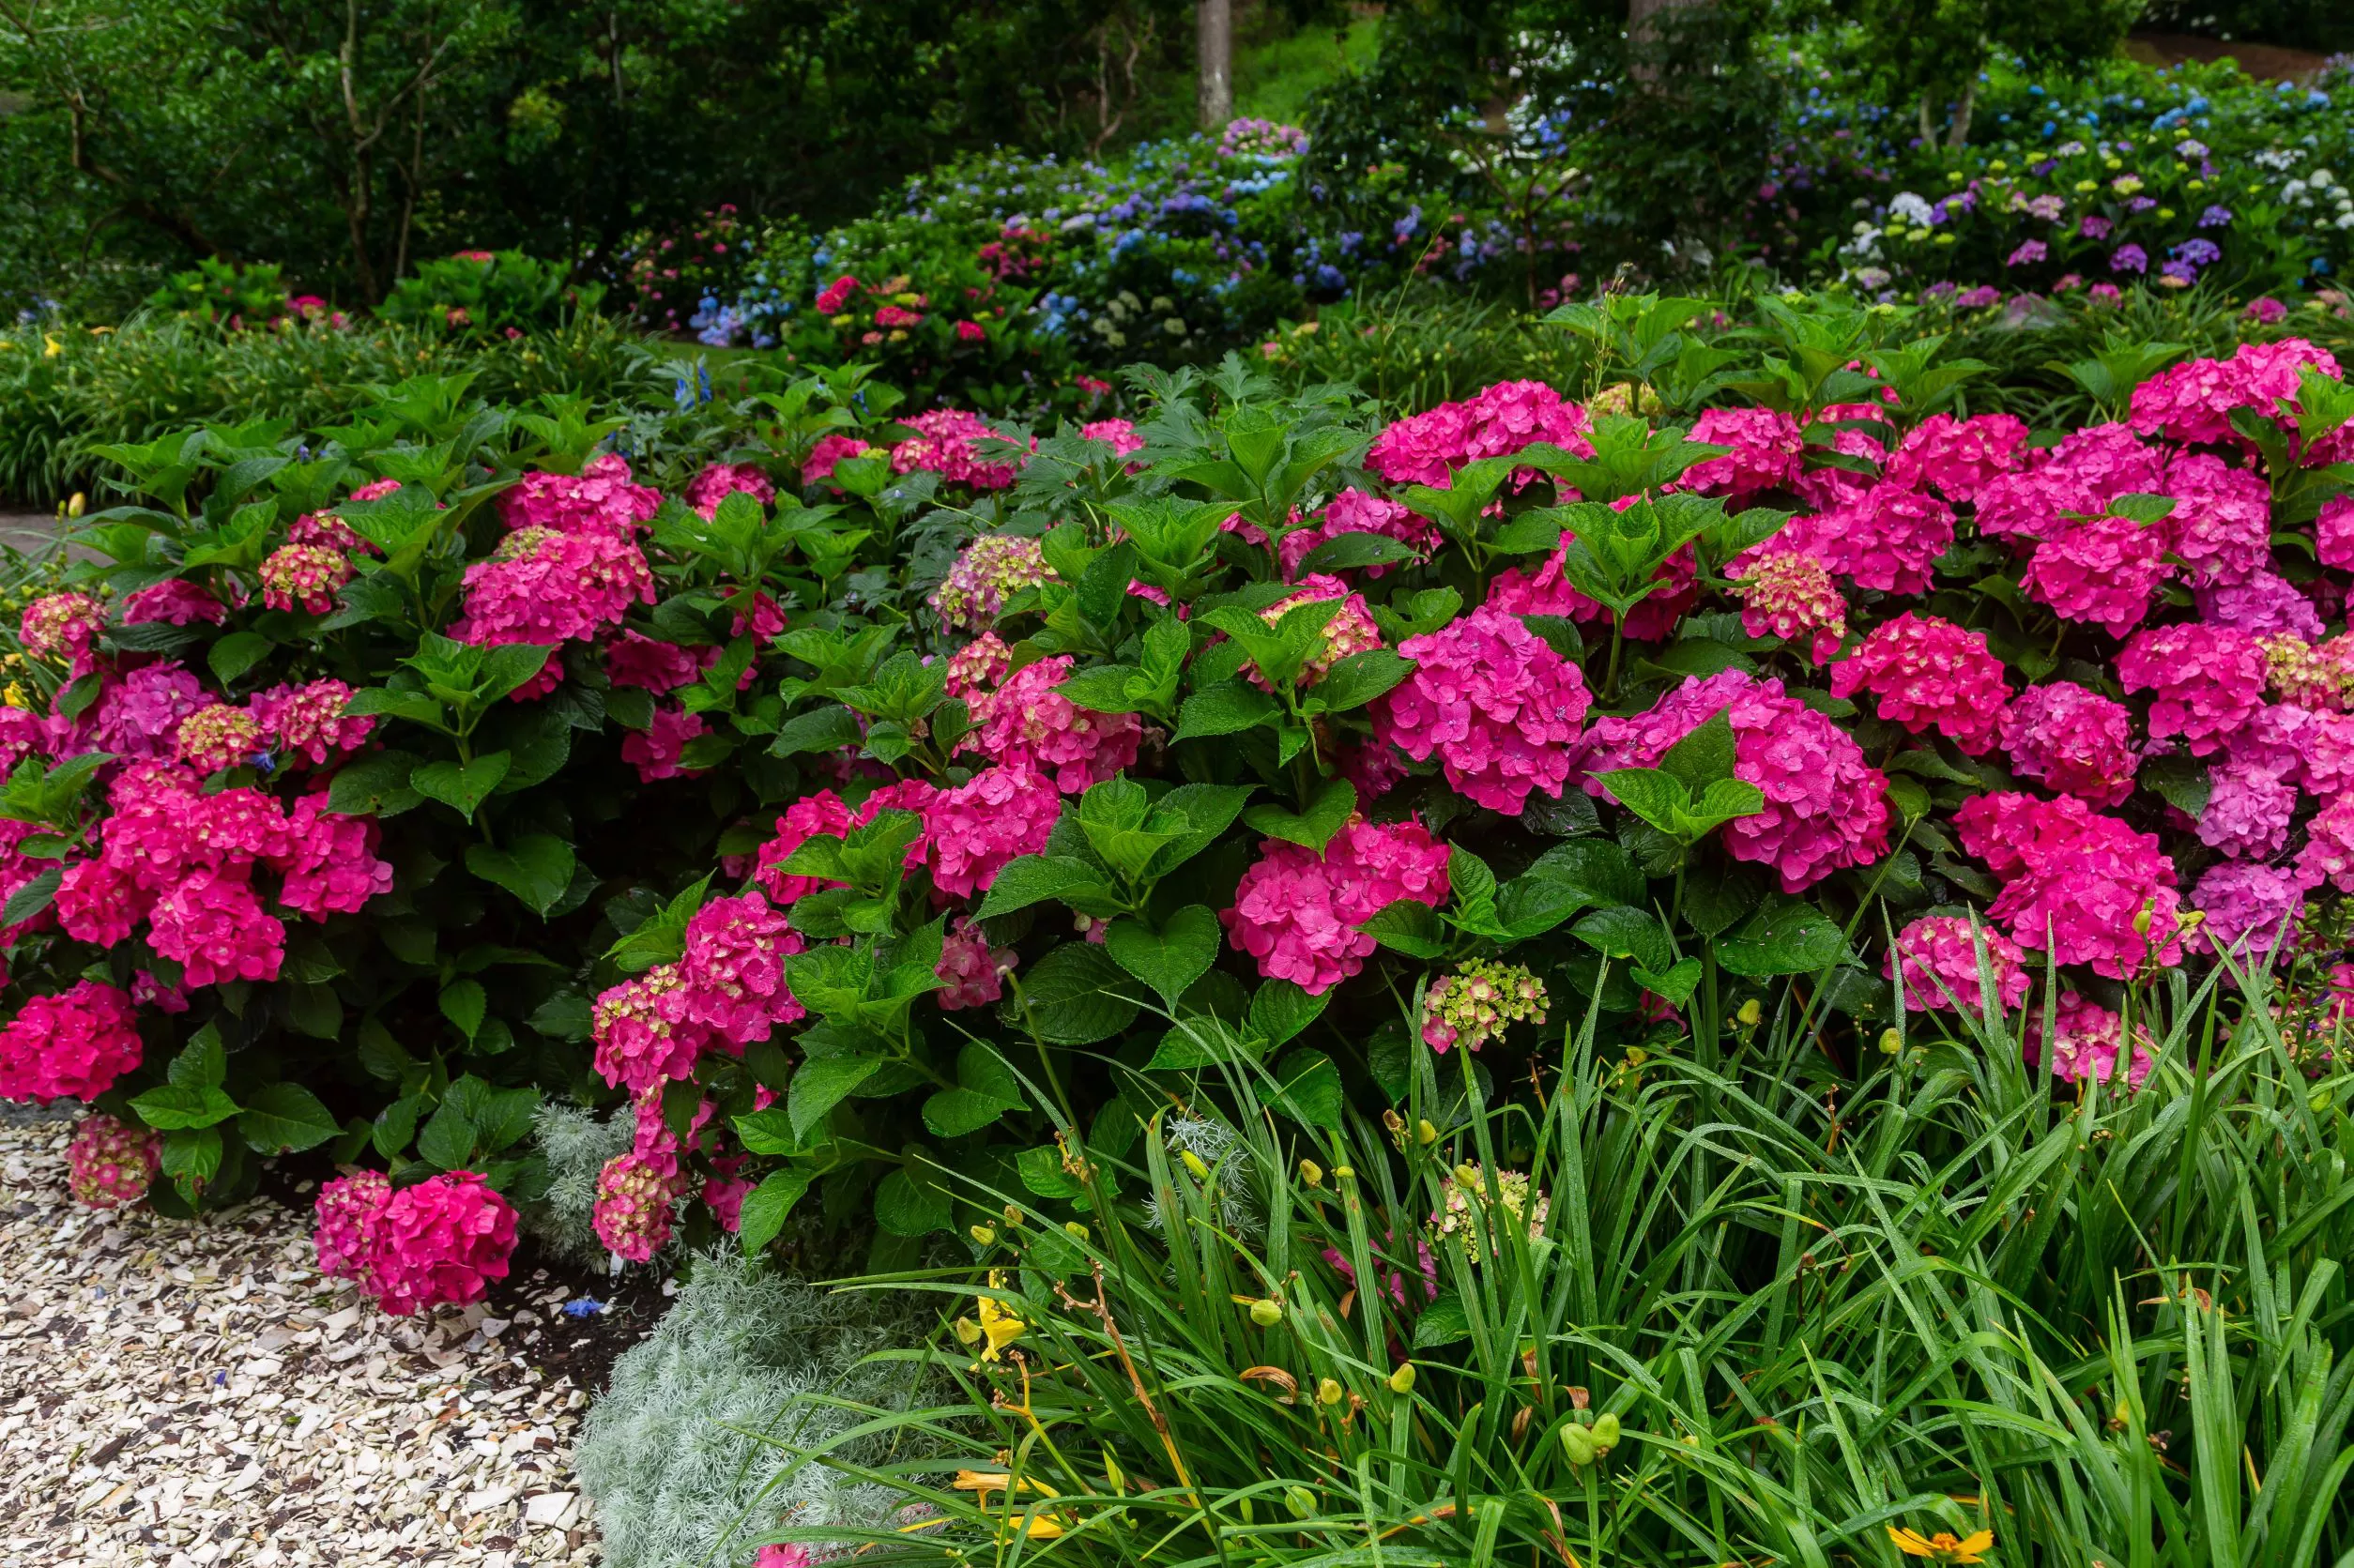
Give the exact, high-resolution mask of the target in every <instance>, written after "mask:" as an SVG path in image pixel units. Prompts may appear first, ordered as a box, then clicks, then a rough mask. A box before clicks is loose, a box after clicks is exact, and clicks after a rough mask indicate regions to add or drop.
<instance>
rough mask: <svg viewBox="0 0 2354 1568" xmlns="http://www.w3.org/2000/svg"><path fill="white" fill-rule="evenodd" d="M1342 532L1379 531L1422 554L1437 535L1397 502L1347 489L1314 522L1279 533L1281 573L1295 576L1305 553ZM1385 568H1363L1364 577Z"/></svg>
mask: <svg viewBox="0 0 2354 1568" xmlns="http://www.w3.org/2000/svg"><path fill="white" fill-rule="evenodd" d="M1343 534H1380V535H1382V536H1383V537H1384V538H1387V539H1394V540H1398V541H1399V543H1400V544H1403V545H1406V546H1407V547H1409V548H1410V549H1413V550H1414V551H1415V552H1416V553H1418V554H1422V555H1428V554H1429V551H1430V549H1431V547H1432V546H1433V545H1435V544H1436V543H1437V542H1438V538H1439V530H1438V528H1437V527H1436V525H1433V524H1432V523H1431V522H1430V520H1429V518H1427V517H1421V516H1417V515H1416V514H1415V513H1414V512H1411V511H1409V510H1406V508H1405V507H1404V506H1403V505H1401V504H1400V503H1399V502H1397V501H1391V500H1385V499H1383V497H1382V496H1379V495H1371V494H1369V493H1368V492H1366V491H1363V490H1357V489H1354V488H1351V489H1348V490H1344V491H1342V492H1341V493H1340V494H1339V495H1335V496H1334V497H1333V498H1332V499H1331V500H1330V501H1328V502H1326V503H1325V505H1324V510H1323V511H1322V513H1320V514H1319V515H1318V517H1317V519H1316V521H1315V522H1313V523H1310V524H1308V525H1306V526H1304V527H1298V528H1294V529H1292V531H1291V532H1290V533H1288V534H1285V535H1284V536H1283V542H1282V544H1281V545H1279V546H1278V547H1277V550H1278V553H1279V555H1280V556H1281V558H1282V562H1283V574H1284V575H1285V576H1286V577H1292V578H1296V577H1297V576H1298V575H1299V570H1300V563H1301V562H1302V561H1304V560H1306V559H1307V556H1308V554H1309V552H1311V551H1313V550H1314V549H1315V548H1316V547H1317V546H1318V545H1321V544H1322V543H1324V542H1326V541H1327V540H1336V539H1338V538H1339V537H1340V536H1341V535H1343ZM1389 570H1390V569H1389V568H1388V567H1386V566H1369V567H1367V568H1365V569H1364V571H1365V574H1366V576H1368V578H1370V577H1379V576H1381V575H1383V573H1384V572H1386V571H1389Z"/></svg>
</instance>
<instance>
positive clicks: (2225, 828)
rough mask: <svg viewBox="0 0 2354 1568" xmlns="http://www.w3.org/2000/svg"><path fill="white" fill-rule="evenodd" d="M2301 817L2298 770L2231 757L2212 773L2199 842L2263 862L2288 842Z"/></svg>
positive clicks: (2224, 851) (2200, 823)
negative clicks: (2293, 823)
mask: <svg viewBox="0 0 2354 1568" xmlns="http://www.w3.org/2000/svg"><path fill="white" fill-rule="evenodd" d="M2296 814H2297V784H2296V782H2295V774H2294V771H2293V769H2283V768H2282V767H2279V766H2276V765H2268V764H2267V763H2266V762H2265V761H2263V760H2260V759H2257V758H2252V757H2243V756H2236V755H2234V756H2226V757H2224V758H2223V759H2222V760H2221V761H2219V762H2217V763H2216V764H2215V765H2214V767H2212V768H2211V769H2209V772H2208V792H2207V805H2206V807H2205V809H2204V810H2202V811H2201V812H2200V813H2199V826H2198V833H2199V842H2200V843H2201V844H2204V845H2208V846H2209V847H2210V848H2213V849H2217V850H2221V851H2222V852H2223V853H2224V854H2225V855H2229V856H2232V857H2235V858H2255V859H2262V858H2263V857H2266V856H2269V855H2274V854H2277V853H2279V852H2280V849H2281V846H2282V845H2285V844H2286V843H2287V842H2288V825H2289V819H2290V818H2291V817H2293V816H2295V815H2296Z"/></svg>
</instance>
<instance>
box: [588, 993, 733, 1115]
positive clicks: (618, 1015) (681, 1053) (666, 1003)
mask: <svg viewBox="0 0 2354 1568" xmlns="http://www.w3.org/2000/svg"><path fill="white" fill-rule="evenodd" d="M688 1005H689V998H688V997H687V994H686V982H685V980H684V979H683V978H682V977H681V976H680V972H679V966H678V965H676V964H657V965H655V966H654V967H652V968H650V969H648V970H647V971H646V972H645V973H644V974H642V975H639V976H637V977H636V978H634V979H633V980H625V981H623V982H621V983H620V984H619V985H616V986H613V987H612V988H610V989H609V990H607V991H605V992H604V993H603V994H602V995H600V996H599V997H597V1003H596V1006H595V1007H594V1008H593V1009H591V1010H590V1012H589V1034H590V1037H591V1038H592V1039H594V1040H595V1041H596V1043H597V1048H596V1055H595V1057H594V1058H593V1065H594V1066H595V1068H596V1070H597V1074H598V1076H600V1077H602V1078H603V1079H604V1081H605V1082H606V1083H608V1084H611V1085H612V1086H613V1087H614V1088H626V1089H628V1090H629V1091H630V1092H631V1093H632V1094H643V1093H645V1092H646V1091H647V1090H648V1089H651V1088H660V1087H661V1086H662V1085H663V1084H665V1083H667V1082H669V1081H671V1080H672V1079H682V1078H685V1077H687V1076H688V1075H690V1074H691V1073H694V1071H695V1058H696V1054H697V1053H698V1052H699V1051H700V1050H701V1049H702V1045H703V1041H704V1038H705V1030H704V1029H703V1028H702V1027H701V1026H700V1025H697V1024H695V1023H693V1022H691V1021H690V1020H689V1019H688V1017H687V1008H688Z"/></svg>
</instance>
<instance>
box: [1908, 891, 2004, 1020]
mask: <svg viewBox="0 0 2354 1568" xmlns="http://www.w3.org/2000/svg"><path fill="white" fill-rule="evenodd" d="M1978 942H1983V943H1984V944H1985V946H1986V962H1987V964H1988V965H1989V967H1991V968H1992V971H1993V973H1994V977H1995V1002H1996V1004H1997V1005H1999V1006H2001V1007H2003V1008H2006V1009H2009V1008H2014V1007H2017V1006H2018V1005H2019V1004H2020V1002H2022V1001H2023V1000H2025V997H2026V995H2027V971H2026V969H2025V967H2024V966H2023V965H2022V963H2021V958H2022V956H2023V955H2022V954H2021V953H2020V951H2019V947H2018V944H2017V943H2015V942H2013V941H2011V940H2010V938H2009V937H2007V936H2004V935H2003V934H2002V933H2001V932H1999V931H1996V930H1995V929H1994V928H1993V927H1991V926H1979V928H1978V929H1977V932H1976V935H1975V939H1974V938H1973V933H1972V930H1971V922H1970V921H1968V920H1967V919H1965V918H1964V917H1963V916H1961V915H1924V916H1922V917H1921V918H1920V919H1918V920H1917V921H1913V922H1912V923H1911V924H1910V925H1907V926H1906V927H1905V928H1904V929H1903V931H1901V932H1899V933H1897V937H1896V946H1895V947H1894V948H1891V949H1890V950H1889V951H1888V956H1887V957H1886V958H1884V959H1883V960H1881V964H1880V972H1881V973H1882V974H1883V975H1886V976H1889V977H1891V978H1893V977H1894V975H1895V974H1896V967H1895V966H1896V957H1897V954H1898V952H1900V951H1901V952H1903V956H1904V1005H1905V1006H1906V1007H1907V1008H1910V1009H1911V1010H1913V1011H1914V1012H1952V1011H1954V1009H1955V1008H1956V1007H1957V1006H1958V1007H1960V1009H1961V1010H1962V1011H1963V1012H1966V1013H1968V1014H1970V1015H1971V1016H1972V1017H1976V1016H1978V1014H1979V1008H1980V1006H1981V1004H1982V1003H1983V1002H1984V1000H1985V989H1984V987H1983V986H1982V985H1981V984H1980V982H1979V967H1978V947H1977V943H1978Z"/></svg>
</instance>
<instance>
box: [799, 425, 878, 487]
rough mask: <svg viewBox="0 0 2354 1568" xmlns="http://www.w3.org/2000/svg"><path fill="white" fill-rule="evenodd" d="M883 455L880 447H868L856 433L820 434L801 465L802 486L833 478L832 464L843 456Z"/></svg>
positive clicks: (820, 482) (821, 482)
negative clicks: (807, 458)
mask: <svg viewBox="0 0 2354 1568" xmlns="http://www.w3.org/2000/svg"><path fill="white" fill-rule="evenodd" d="M885 455H887V454H885V452H884V451H883V449H881V448H880V447H870V446H868V445H867V444H866V443H865V441H864V439H863V438H861V437H859V436H856V435H820V436H818V442H817V445H815V446H813V447H811V448H810V449H809V460H808V461H807V462H805V463H803V464H802V465H801V482H802V485H803V488H804V489H806V488H807V487H808V486H810V485H813V484H823V483H825V482H826V480H830V479H832V478H833V465H834V464H837V463H840V462H841V461H842V460H843V459H844V458H848V457H882V456H885Z"/></svg>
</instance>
